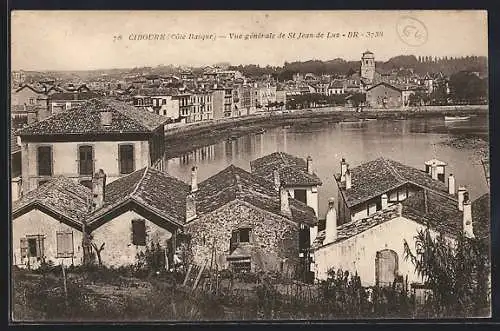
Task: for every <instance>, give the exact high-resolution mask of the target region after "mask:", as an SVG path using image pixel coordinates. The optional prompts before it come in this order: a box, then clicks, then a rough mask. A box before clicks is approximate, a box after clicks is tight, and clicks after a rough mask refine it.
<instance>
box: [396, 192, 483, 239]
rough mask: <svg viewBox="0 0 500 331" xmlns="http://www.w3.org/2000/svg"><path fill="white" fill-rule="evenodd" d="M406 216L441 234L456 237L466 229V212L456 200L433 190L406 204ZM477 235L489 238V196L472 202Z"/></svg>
mask: <svg viewBox="0 0 500 331" xmlns="http://www.w3.org/2000/svg"><path fill="white" fill-rule="evenodd" d="M402 204H403V216H405V217H406V218H409V219H411V220H414V221H416V222H419V223H422V224H425V225H427V226H429V227H431V228H433V229H436V230H437V231H439V232H442V233H446V234H450V235H456V234H457V233H458V232H459V231H462V229H463V212H462V211H460V210H459V209H458V201H457V199H456V198H454V197H451V196H449V195H446V194H441V193H437V192H433V191H429V190H422V191H421V192H417V193H416V194H415V195H413V196H411V197H409V198H408V199H406V200H405V201H403V203H402ZM471 208H472V224H473V228H474V234H475V235H476V236H479V237H485V236H488V235H489V228H490V226H489V223H490V217H489V212H490V208H489V194H485V195H483V196H481V197H480V198H479V199H476V200H475V201H473V202H472V206H471Z"/></svg>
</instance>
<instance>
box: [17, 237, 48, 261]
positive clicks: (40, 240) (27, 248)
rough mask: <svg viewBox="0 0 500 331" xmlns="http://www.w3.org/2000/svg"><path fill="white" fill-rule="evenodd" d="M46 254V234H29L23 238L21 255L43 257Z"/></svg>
mask: <svg viewBox="0 0 500 331" xmlns="http://www.w3.org/2000/svg"><path fill="white" fill-rule="evenodd" d="M43 254H44V236H43V235H29V236H26V238H21V256H22V257H38V258H42V257H43Z"/></svg>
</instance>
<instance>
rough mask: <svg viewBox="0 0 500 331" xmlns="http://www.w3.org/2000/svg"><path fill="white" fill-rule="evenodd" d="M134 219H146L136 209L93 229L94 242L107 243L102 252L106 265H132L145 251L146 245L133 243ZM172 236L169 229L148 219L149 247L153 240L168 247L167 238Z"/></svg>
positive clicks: (99, 244) (147, 239) (98, 243)
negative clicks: (138, 255) (139, 254)
mask: <svg viewBox="0 0 500 331" xmlns="http://www.w3.org/2000/svg"><path fill="white" fill-rule="evenodd" d="M134 219H144V217H142V216H141V215H139V214H138V213H136V212H134V211H127V212H125V213H123V214H121V215H119V216H118V217H115V218H114V219H112V220H110V221H108V222H106V223H105V224H103V225H102V226H100V227H98V228H97V229H95V230H94V231H92V236H93V242H94V243H95V244H96V245H97V246H98V247H100V246H101V245H102V243H105V245H104V249H103V250H102V252H101V258H102V262H103V264H104V265H105V266H108V267H120V266H127V265H132V264H134V263H135V262H136V256H137V253H139V252H143V251H145V249H146V247H145V246H136V245H133V244H132V220H134ZM171 237H172V234H171V233H170V232H169V231H167V230H165V229H163V228H161V227H159V226H158V225H156V224H154V223H153V222H151V221H149V220H146V242H147V245H148V246H149V247H150V244H151V242H154V243H159V244H160V245H161V246H162V247H166V244H167V240H169V239H170V238H171ZM96 258H97V257H96Z"/></svg>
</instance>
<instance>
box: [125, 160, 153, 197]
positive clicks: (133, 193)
mask: <svg viewBox="0 0 500 331" xmlns="http://www.w3.org/2000/svg"><path fill="white" fill-rule="evenodd" d="M148 170H149V166H147V167H145V168H143V173H142V176H141V179H139V180H138V181H137V184H136V185H135V187H134V190H133V191H132V192H131V193H130V194H129V197H134V196H135V194H136V193H137V191H138V190H139V187H140V186H141V184H142V183H143V181H144V177H146V174H147V173H148Z"/></svg>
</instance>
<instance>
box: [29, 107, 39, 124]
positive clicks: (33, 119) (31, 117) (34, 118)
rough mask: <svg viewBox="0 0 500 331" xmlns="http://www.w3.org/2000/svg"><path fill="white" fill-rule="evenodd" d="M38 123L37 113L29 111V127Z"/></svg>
mask: <svg viewBox="0 0 500 331" xmlns="http://www.w3.org/2000/svg"><path fill="white" fill-rule="evenodd" d="M36 121H37V113H36V111H32V110H30V111H28V125H30V124H33V123H35V122H36Z"/></svg>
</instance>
